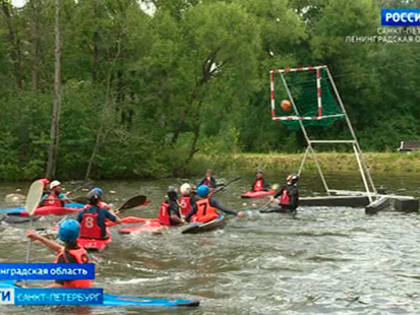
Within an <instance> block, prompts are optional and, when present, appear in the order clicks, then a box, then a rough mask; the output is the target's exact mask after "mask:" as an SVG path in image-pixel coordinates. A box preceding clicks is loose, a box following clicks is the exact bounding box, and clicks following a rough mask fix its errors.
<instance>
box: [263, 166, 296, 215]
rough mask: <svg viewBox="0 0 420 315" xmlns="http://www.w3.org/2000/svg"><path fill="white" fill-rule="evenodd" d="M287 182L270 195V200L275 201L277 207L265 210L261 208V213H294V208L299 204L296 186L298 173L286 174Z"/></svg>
mask: <svg viewBox="0 0 420 315" xmlns="http://www.w3.org/2000/svg"><path fill="white" fill-rule="evenodd" d="M286 181H287V184H286V185H284V186H283V187H282V188H281V189H280V191H279V192H278V193H276V194H275V195H274V196H272V197H271V199H270V200H271V202H275V203H277V205H278V207H274V208H270V209H267V210H261V211H260V212H261V213H270V212H288V213H296V209H297V207H298V205H299V191H298V188H297V182H298V181H299V175H297V174H293V175H289V176H287V179H286Z"/></svg>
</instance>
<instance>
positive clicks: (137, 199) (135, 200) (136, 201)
mask: <svg viewBox="0 0 420 315" xmlns="http://www.w3.org/2000/svg"><path fill="white" fill-rule="evenodd" d="M146 201H147V197H146V196H144V195H137V196H134V197H132V198H130V199H128V200H127V201H126V202H125V203H124V204H123V205H122V206H121V207H120V208H119V209H118V210H119V211H120V212H122V211H123V210H127V209H131V208H136V207H140V206H142V205H144V204H145V203H146Z"/></svg>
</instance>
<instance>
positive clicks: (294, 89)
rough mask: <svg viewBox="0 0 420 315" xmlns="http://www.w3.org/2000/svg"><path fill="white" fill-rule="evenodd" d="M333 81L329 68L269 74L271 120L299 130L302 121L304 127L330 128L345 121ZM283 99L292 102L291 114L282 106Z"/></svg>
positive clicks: (280, 71) (306, 68) (291, 70)
mask: <svg viewBox="0 0 420 315" xmlns="http://www.w3.org/2000/svg"><path fill="white" fill-rule="evenodd" d="M331 80H332V78H331V77H330V76H329V73H328V72H327V67H326V66H318V67H305V68H293V69H281V70H279V69H277V70H272V71H270V88H271V115H272V119H273V120H280V121H281V122H282V123H283V124H284V125H286V126H287V127H288V128H290V129H299V128H300V122H302V123H303V125H304V126H305V127H306V126H330V125H332V124H334V123H335V122H336V121H337V120H340V119H342V118H344V116H345V113H344V112H343V110H342V108H341V107H340V105H339V103H338V100H337V95H336V94H335V93H334V89H333V86H332V84H331ZM283 100H288V101H290V103H291V105H292V108H291V109H290V111H285V110H284V109H282V107H281V106H280V104H281V102H282V101H283ZM285 109H286V110H287V108H285Z"/></svg>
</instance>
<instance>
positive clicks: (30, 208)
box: [25, 180, 44, 215]
mask: <svg viewBox="0 0 420 315" xmlns="http://www.w3.org/2000/svg"><path fill="white" fill-rule="evenodd" d="M43 190H44V185H43V184H42V183H41V181H39V180H36V181H34V182H33V183H32V184H31V187H29V191H28V195H27V196H26V205H25V211H26V212H27V213H28V214H29V215H32V214H33V213H34V211H35V209H36V208H37V207H38V205H39V202H40V201H41V198H42V192H43Z"/></svg>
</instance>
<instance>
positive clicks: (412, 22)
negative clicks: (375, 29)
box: [381, 9, 420, 26]
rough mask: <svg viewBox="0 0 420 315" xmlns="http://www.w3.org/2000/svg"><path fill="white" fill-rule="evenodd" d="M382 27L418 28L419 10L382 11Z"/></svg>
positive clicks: (419, 24)
mask: <svg viewBox="0 0 420 315" xmlns="http://www.w3.org/2000/svg"><path fill="white" fill-rule="evenodd" d="M381 25H382V26H420V9H382V10H381Z"/></svg>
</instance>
